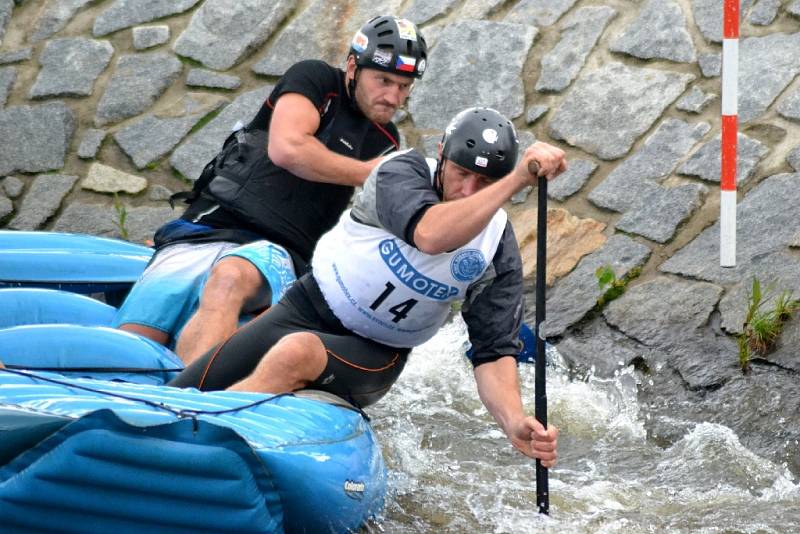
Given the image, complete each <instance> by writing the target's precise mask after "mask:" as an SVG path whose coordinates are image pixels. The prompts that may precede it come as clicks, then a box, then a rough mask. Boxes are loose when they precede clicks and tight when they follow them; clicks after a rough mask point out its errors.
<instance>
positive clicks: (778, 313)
mask: <svg viewBox="0 0 800 534" xmlns="http://www.w3.org/2000/svg"><path fill="white" fill-rule="evenodd" d="M773 289H774V288H773V286H772V285H770V286H768V287H767V289H766V291H764V292H762V290H761V282H760V281H759V280H758V279H757V278H756V277H753V283H752V284H751V286H750V292H749V294H748V296H747V314H746V315H745V321H744V327H743V328H742V333H741V334H740V335H739V338H738V340H737V341H738V345H739V366H740V367H741V368H742V371H743V372H746V371H747V370H748V369H749V368H750V361H751V360H752V359H753V354H754V353H755V354H758V355H760V356H766V355H767V354H768V353H769V351H771V350H772V348H773V347H774V346H775V342H776V341H777V340H778V337H779V336H780V335H781V332H782V331H783V325H784V323H786V321H788V320H789V319H791V318H792V315H794V312H796V311H797V310H799V309H800V300H797V299H794V298H792V292H791V291H788V290H784V291H782V292H781V293H780V294H779V295H778V296H777V297H776V298H775V300H774V303H775V305H774V308H772V309H770V310H765V309H764V304H765V303H766V302H767V301H768V300H770V297H769V293H771V292H772V291H773Z"/></svg>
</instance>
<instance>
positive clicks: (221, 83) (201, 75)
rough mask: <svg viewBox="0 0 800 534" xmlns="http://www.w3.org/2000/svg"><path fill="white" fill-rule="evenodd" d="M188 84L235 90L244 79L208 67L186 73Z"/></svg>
mask: <svg viewBox="0 0 800 534" xmlns="http://www.w3.org/2000/svg"><path fill="white" fill-rule="evenodd" d="M186 85H189V86H192V87H210V88H212V89H228V90H233V89H238V88H239V86H240V85H242V80H241V79H240V78H239V77H238V76H231V75H229V74H221V73H219V72H214V71H211V70H207V69H191V70H189V74H187V75H186Z"/></svg>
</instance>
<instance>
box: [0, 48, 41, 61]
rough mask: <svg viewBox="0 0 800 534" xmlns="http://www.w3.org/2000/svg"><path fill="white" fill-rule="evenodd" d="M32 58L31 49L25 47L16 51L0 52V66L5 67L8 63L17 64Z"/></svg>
mask: <svg viewBox="0 0 800 534" xmlns="http://www.w3.org/2000/svg"><path fill="white" fill-rule="evenodd" d="M31 57H33V47H32V46H26V47H24V48H18V49H17V50H10V51H8V52H0V65H7V64H9V63H19V62H20V61H27V60H29V59H30V58H31Z"/></svg>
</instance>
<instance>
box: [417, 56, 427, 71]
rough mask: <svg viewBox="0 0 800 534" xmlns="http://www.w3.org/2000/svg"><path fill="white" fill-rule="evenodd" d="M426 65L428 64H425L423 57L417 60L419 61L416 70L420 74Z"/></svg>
mask: <svg viewBox="0 0 800 534" xmlns="http://www.w3.org/2000/svg"><path fill="white" fill-rule="evenodd" d="M427 65H428V64H427V63H425V59H424V58H423V59H420V60H419V63H418V64H417V72H419V73H420V74H422V73H423V72H425V67H426V66H427Z"/></svg>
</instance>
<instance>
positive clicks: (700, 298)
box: [603, 277, 723, 347]
mask: <svg viewBox="0 0 800 534" xmlns="http://www.w3.org/2000/svg"><path fill="white" fill-rule="evenodd" d="M722 291H723V289H722V287H720V286H718V285H715V284H709V283H707V282H690V281H684V280H676V279H673V278H667V277H659V278H656V279H655V280H651V281H649V282H645V283H642V284H638V285H635V286H634V287H631V288H629V289H628V290H627V291H626V292H625V293H624V294H623V295H622V296H621V297H620V298H618V299H617V300H614V301H612V302H611V303H610V304H609V305H608V306H607V307H606V309H605V310H604V311H603V316H604V317H605V318H606V322H608V324H610V325H611V326H614V327H616V328H618V329H619V330H620V331H622V332H623V333H624V334H625V335H627V336H630V337H632V338H633V339H635V340H637V341H639V342H641V343H643V344H645V345H647V346H650V347H653V346H660V345H665V344H670V343H671V342H672V340H673V339H675V338H676V337H677V338H682V337H686V336H689V335H691V334H692V332H693V331H695V330H697V329H699V328H700V327H702V326H704V325H705V324H706V323H708V319H709V316H710V315H711V312H712V311H714V308H715V307H716V305H717V302H718V301H719V298H720V296H721V295H722Z"/></svg>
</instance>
